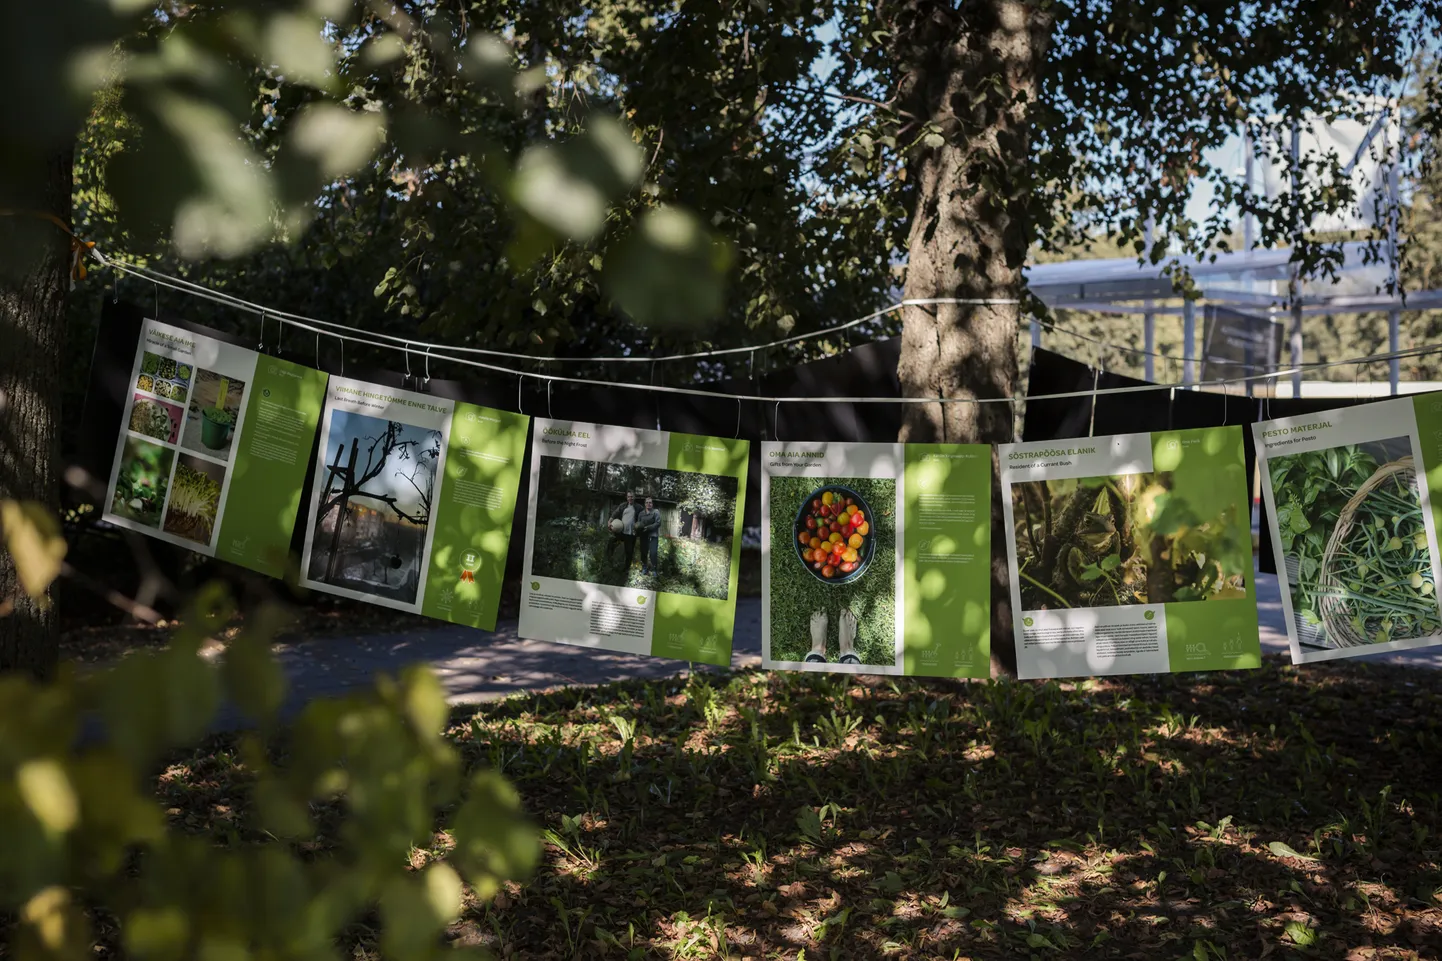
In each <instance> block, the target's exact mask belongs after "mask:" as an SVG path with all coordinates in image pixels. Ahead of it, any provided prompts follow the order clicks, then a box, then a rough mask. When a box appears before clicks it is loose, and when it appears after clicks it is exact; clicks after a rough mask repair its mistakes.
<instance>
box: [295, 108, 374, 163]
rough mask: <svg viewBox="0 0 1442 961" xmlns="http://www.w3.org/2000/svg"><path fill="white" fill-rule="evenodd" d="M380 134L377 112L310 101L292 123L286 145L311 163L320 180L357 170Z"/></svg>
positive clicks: (369, 157) (372, 148)
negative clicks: (313, 164)
mask: <svg viewBox="0 0 1442 961" xmlns="http://www.w3.org/2000/svg"><path fill="white" fill-rule="evenodd" d="M384 136H385V120H384V116H383V115H382V114H381V113H379V112H377V111H360V110H351V109H349V108H348V107H342V106H340V105H339V104H332V103H311V104H306V105H305V106H304V107H302V108H301V111H300V113H299V114H298V115H297V116H296V118H295V120H294V121H293V122H292V125H291V128H290V138H289V140H288V144H289V145H290V146H292V147H294V149H295V150H296V151H297V152H298V153H299V154H300V155H301V156H304V157H307V158H309V159H310V160H312V161H313V162H314V163H315V166H316V171H317V172H318V173H319V175H320V178H321V179H322V180H334V179H337V178H340V177H344V176H346V175H348V174H351V173H354V172H355V171H356V170H359V169H360V168H361V166H362V165H364V164H365V163H366V162H367V161H369V160H370V159H371V157H372V156H374V155H375V152H376V149H377V148H378V147H380V145H381V143H382V141H383V139H384Z"/></svg>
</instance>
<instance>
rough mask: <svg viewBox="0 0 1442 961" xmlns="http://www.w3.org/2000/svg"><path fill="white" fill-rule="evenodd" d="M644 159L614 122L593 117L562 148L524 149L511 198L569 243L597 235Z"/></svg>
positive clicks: (544, 145)
mask: <svg viewBox="0 0 1442 961" xmlns="http://www.w3.org/2000/svg"><path fill="white" fill-rule="evenodd" d="M642 163H643V161H642V157H641V152H640V150H639V148H637V146H636V144H635V142H634V141H632V139H631V135H630V134H629V133H627V132H626V129H625V128H624V127H622V126H621V125H620V123H619V122H617V121H616V120H614V119H612V118H609V117H605V116H596V117H593V118H591V121H590V122H589V123H588V124H587V126H586V130H585V132H584V133H582V134H581V135H579V136H577V137H573V138H571V139H570V140H567V141H565V142H564V143H559V144H555V143H551V144H538V145H533V146H530V147H527V148H526V149H525V151H524V152H522V154H521V159H520V160H519V161H518V162H517V164H516V173H515V178H514V181H513V183H512V188H511V197H512V199H513V200H514V201H515V203H516V205H517V206H518V207H520V208H521V209H522V210H524V211H525V212H526V213H527V214H529V215H530V216H531V217H533V218H534V219H535V220H536V221H537V222H539V223H541V224H544V225H545V226H546V227H548V228H550V229H551V230H553V231H555V232H556V233H557V234H559V235H561V236H562V237H568V238H570V239H572V240H589V239H590V238H591V237H593V236H595V235H596V233H597V232H599V231H600V229H601V225H602V223H604V221H605V218H606V209H607V207H608V206H609V205H610V204H611V202H613V201H616V200H619V199H621V197H622V195H623V194H624V193H625V192H626V191H627V190H629V189H631V188H632V187H634V186H635V185H636V183H637V182H638V181H639V180H640V176H641V168H642Z"/></svg>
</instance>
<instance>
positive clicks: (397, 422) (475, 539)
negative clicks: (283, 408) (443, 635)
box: [301, 377, 530, 630]
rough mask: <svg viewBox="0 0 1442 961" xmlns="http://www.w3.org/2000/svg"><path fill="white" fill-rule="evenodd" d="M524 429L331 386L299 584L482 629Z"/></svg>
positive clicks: (339, 383) (517, 423) (497, 591)
mask: <svg viewBox="0 0 1442 961" xmlns="http://www.w3.org/2000/svg"><path fill="white" fill-rule="evenodd" d="M529 423H530V418H529V417H527V416H526V415H524V414H514V413H510V412H508V411H501V410H494V409H492V408H490V407H482V406H480V405H477V404H470V403H466V402H464V401H459V400H454V399H452V398H449V397H442V396H439V395H437V394H435V393H422V392H418V391H412V390H404V389H401V388H398V387H385V386H382V385H379V384H373V383H369V382H366V381H361V380H352V379H347V378H342V377H335V378H332V379H331V382H330V387H329V389H328V390H327V391H326V408H325V417H324V419H323V423H322V428H321V441H320V445H319V447H318V454H317V461H316V465H315V478H314V482H313V487H312V494H311V500H310V511H309V516H308V517H307V518H306V530H305V542H304V548H303V552H302V556H301V584H302V585H303V586H305V587H310V588H314V589H315V590H319V591H325V592H327V593H330V594H338V595H340V596H342V597H349V598H353V599H355V600H361V601H368V602H370V603H372V604H379V605H381V606H383V607H390V608H394V609H396V610H403V611H410V612H412V613H416V614H424V615H426V616H427V617H434V618H438V619H440V620H443V621H450V622H451V623H453V624H463V625H465V626H467V627H476V628H480V629H482V630H494V629H495V626H496V615H497V612H498V610H499V605H500V596H501V583H502V580H503V578H504V575H505V567H506V552H507V550H508V549H509V546H510V536H511V523H512V520H513V518H514V515H515V507H516V495H517V489H518V486H519V484H520V475H521V458H522V456H523V455H524V453H525V443H526V431H527V428H528V425H529Z"/></svg>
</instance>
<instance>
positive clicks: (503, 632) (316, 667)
mask: <svg viewBox="0 0 1442 961" xmlns="http://www.w3.org/2000/svg"><path fill="white" fill-rule="evenodd" d="M1257 601H1258V609H1259V612H1260V615H1261V625H1262V649H1263V650H1264V651H1266V652H1268V653H1272V654H1281V655H1283V656H1286V655H1287V652H1288V647H1287V632H1286V628H1285V626H1284V625H1283V620H1282V602H1281V596H1280V594H1279V593H1278V589H1277V579H1276V578H1275V577H1273V576H1270V575H1267V574H1262V575H1259V576H1258V578H1257ZM516 627H517V625H516V622H515V621H508V622H503V623H502V624H501V625H500V626H499V629H498V630H496V631H495V632H494V633H486V632H483V631H473V630H468V629H466V628H461V627H452V626H447V625H439V624H438V625H437V626H436V627H435V628H433V629H429V630H415V631H407V632H404V633H397V634H367V635H344V634H342V635H335V636H330V637H322V638H315V639H313V640H308V641H299V642H296V643H294V644H291V645H289V646H288V647H286V648H285V649H283V650H282V651H281V653H280V661H281V665H282V667H283V668H284V669H285V673H286V676H287V677H288V678H289V681H290V691H289V696H288V699H287V704H286V711H287V713H290V712H293V711H296V710H298V709H299V708H300V706H301V705H303V704H305V703H306V702H307V701H309V700H311V699H312V698H315V697H322V696H328V695H335V694H342V693H345V692H346V691H349V690H354V689H356V688H360V687H366V686H368V685H369V684H370V679H371V677H372V675H374V674H375V673H376V672H377V671H382V670H395V669H396V668H398V667H400V666H402V665H404V664H409V663H413V662H415V661H425V662H427V663H429V664H430V665H431V666H432V667H433V668H434V669H435V670H436V672H437V674H438V675H439V676H440V678H441V681H442V683H443V684H444V685H445V687H446V692H447V694H448V695H449V697H450V699H451V701H452V702H453V703H456V704H468V703H478V702H482V701H491V700H496V699H498V698H503V697H508V696H510V695H513V694H519V693H521V692H524V691H540V690H546V689H549V688H556V687H565V686H570V685H591V684H605V683H608V682H611V681H620V680H625V679H627V678H659V677H670V676H672V675H674V674H677V673H679V672H681V671H684V670H686V667H687V665H686V664H685V663H684V662H682V661H671V660H666V659H664V658H657V657H642V656H639V655H632V654H616V653H612V652H610V651H598V650H591V649H588V648H579V647H572V646H569V645H566V644H549V643H546V642H544V641H528V640H523V639H521V638H520V637H519V636H517V633H516ZM1364 659H1365V660H1369V661H1382V662H1392V663H1406V664H1415V665H1417V666H1419V667H1432V668H1437V667H1442V648H1428V649H1423V650H1418V651H1406V652H1402V653H1397V654H1374V655H1369V656H1367V657H1366V658H1364ZM760 663H761V601H760V599H759V598H743V599H742V600H741V601H740V603H738V605H737V610H736V641H735V648H734V653H733V655H732V660H731V666H732V667H733V668H747V667H755V666H757V665H759V664H760ZM226 713H227V716H226V717H223V718H222V719H221V723H220V725H219V726H220V727H222V728H224V727H230V726H234V724H235V723H236V721H237V719H235V718H234V717H233V716H231V715H230V712H226Z"/></svg>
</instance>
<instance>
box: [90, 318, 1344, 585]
mask: <svg viewBox="0 0 1442 961" xmlns="http://www.w3.org/2000/svg"><path fill="white" fill-rule="evenodd" d="M144 316H145V311H143V310H142V309H141V308H139V307H137V306H136V305H134V304H130V303H124V302H122V303H112V302H107V303H106V304H105V306H104V309H103V310H102V313H101V324H100V328H99V331H98V334H97V338H96V344H95V355H94V358H93V361H92V364H91V369H90V383H89V387H88V390H87V394H86V403H85V410H84V413H83V415H82V427H81V437H82V439H83V440H82V444H81V448H80V450H79V451H78V452H77V456H76V457H75V458H74V463H75V464H77V465H78V466H81V467H83V468H84V469H85V470H86V471H87V472H88V473H90V475H91V476H92V477H94V478H97V479H99V481H100V482H101V483H102V484H104V483H105V482H106V481H107V480H108V478H109V476H110V466H111V460H112V459H113V456H114V453H115V439H116V437H117V436H119V432H120V429H121V426H122V425H121V418H122V416H123V413H124V407H125V400H126V397H127V392H128V390H129V386H130V385H129V379H130V369H131V365H132V363H133V361H134V359H135V349H136V346H137V343H138V340H139V336H140V328H141V324H142V322H143V319H144ZM160 319H161V320H162V321H163V322H165V323H167V324H173V325H174V326H177V327H182V328H185V329H187V330H192V331H195V332H196V333H200V334H205V335H207V336H210V337H214V338H216V339H218V340H223V341H227V342H229V343H234V344H238V345H240V346H243V347H253V346H254V344H252V343H250V342H247V341H243V340H241V339H240V338H237V337H234V336H231V335H228V334H223V333H220V332H218V331H215V330H212V329H210V328H206V327H202V326H199V325H197V324H192V323H189V322H187V321H185V320H183V319H180V318H177V317H174V316H171V315H168V314H166V313H164V312H162V313H161V315H160ZM289 339H290V342H291V344H292V345H296V344H299V343H300V342H303V341H304V340H305V338H304V337H302V336H299V335H293V336H291V337H290V338H289ZM321 343H322V345H324V347H323V348H322V349H321V352H320V355H319V356H313V355H311V354H310V353H308V352H307V351H306V350H303V349H299V348H294V349H292V350H291V351H286V352H284V353H283V354H282V356H286V357H287V359H290V360H294V361H296V362H297V363H306V364H310V365H312V366H317V367H319V368H320V369H322V370H325V371H327V372H328V373H330V374H332V375H335V376H347V377H352V378H355V379H357V380H365V381H369V382H371V383H374V384H378V385H381V386H385V387H401V388H407V389H412V390H423V391H429V392H430V393H433V394H435V395H437V396H440V397H447V398H450V399H452V400H463V401H468V402H470V403H475V404H484V405H487V406H490V407H497V408H501V409H506V410H516V409H519V410H520V411H521V412H522V413H526V414H530V415H531V416H533V417H549V418H553V419H556V420H578V421H589V422H594V423H600V424H615V425H618V426H625V427H637V428H646V429H651V430H658V429H659V430H667V431H680V432H685V433H693V434H705V435H710V436H718V437H748V438H751V440H752V445H751V459H750V463H749V466H748V469H747V483H746V503H745V513H744V523H745V525H746V526H748V527H755V526H759V525H760V523H761V481H760V452H761V442H763V441H771V440H809V441H871V442H883V443H884V442H889V441H892V440H894V439H895V438H896V437H897V434H898V432H899V431H900V429H901V422H902V413H903V411H902V405H900V404H896V403H885V402H878V403H864V402H863V403H852V404H822V403H808V402H807V401H806V400H805V398H807V397H876V398H895V397H899V396H901V384H900V381H899V380H898V379H897V374H896V368H897V361H898V360H899V358H900V352H901V339H900V338H899V337H897V338H891V339H890V340H884V341H877V342H873V343H869V344H863V345H861V346H859V347H854V348H851V349H850V350H847V351H846V352H844V353H841V354H838V355H836V356H833V357H827V358H824V359H822V360H817V361H812V362H811V363H806V364H800V365H798V366H796V367H791V368H786V369H782V370H774V371H763V372H760V373H758V374H757V375H756V376H755V377H748V378H733V379H730V380H723V381H717V382H714V383H710V384H702V385H695V386H696V387H697V389H700V390H705V391H715V392H717V393H734V394H757V395H762V396H771V397H795V398H797V399H796V400H786V401H782V402H781V403H780V404H777V403H776V402H774V401H737V400H733V399H729V398H722V397H717V398H714V399H713V398H709V397H705V396H699V395H687V394H668V393H659V392H654V391H648V390H644V389H639V390H638V389H630V388H628V384H633V385H636V386H638V387H639V386H642V385H649V384H651V383H653V381H652V379H651V378H652V377H653V376H655V377H656V380H655V381H654V383H657V384H661V385H664V384H665V383H666V377H665V374H666V371H665V367H666V365H665V364H664V363H662V364H657V365H655V370H654V372H653V370H652V365H649V364H635V365H633V366H634V369H628V368H623V369H622V373H623V374H627V375H629V376H630V377H631V378H632V379H630V380H629V381H627V380H622V381H618V382H617V383H615V384H614V385H607V386H593V385H586V384H562V383H550V384H549V385H548V384H547V383H546V382H545V381H542V380H537V379H535V378H524V379H521V378H512V377H509V376H506V375H501V374H488V373H480V372H475V373H473V372H472V369H469V368H466V367H464V366H463V365H454V364H452V365H449V366H447V365H446V362H445V361H442V360H440V359H438V358H433V359H432V361H431V366H432V369H433V370H441V369H443V368H444V369H446V370H447V371H448V372H456V373H462V374H463V375H464V376H465V379H464V380H448V379H442V378H439V377H436V378H433V379H432V380H430V381H429V382H428V383H426V382H425V381H424V379H423V378H422V377H420V376H419V374H420V373H421V372H422V371H423V370H424V369H425V361H424V359H423V358H422V357H421V356H420V355H414V354H413V355H412V356H411V369H412V371H414V372H415V373H416V374H417V375H418V376H416V377H409V376H408V375H406V374H401V373H397V372H395V371H393V370H373V369H370V370H360V369H351V370H344V371H343V370H342V362H341V356H340V352H339V350H337V349H334V348H333V347H331V346H330V345H331V344H332V340H331V339H329V338H321ZM398 366H399V365H398ZM517 380H520V383H519V384H518V383H517ZM688 386H691V385H688ZM1146 386H1148V384H1147V382H1146V381H1142V380H1137V379H1135V378H1131V377H1124V376H1122V375H1120V374H1114V373H1108V372H1106V371H1102V372H1100V373H1096V372H1095V371H1094V370H1093V368H1091V367H1089V366H1087V365H1086V364H1082V363H1079V362H1077V361H1074V360H1071V359H1069V358H1066V357H1063V356H1062V355H1060V354H1056V353H1053V352H1051V351H1049V350H1044V349H1040V348H1038V349H1037V350H1035V351H1034V352H1033V354H1032V362H1031V373H1030V380H1029V383H1028V393H1029V394H1031V395H1037V394H1053V393H1065V392H1069V391H1090V390H1092V389H1093V388H1094V387H1095V388H1097V389H1107V388H1115V387H1146ZM1152 387H1153V389H1151V390H1143V391H1138V392H1133V393H1126V394H1112V395H1101V396H1098V397H1097V398H1096V399H1095V403H1093V399H1092V398H1090V397H1080V398H1066V399H1060V400H1029V401H1028V402H1027V409H1026V421H1025V425H1024V428H1023V432H1022V439H1024V440H1029V441H1031V440H1059V439H1063V438H1070V437H1084V436H1086V435H1087V433H1088V426H1089V423H1090V422H1091V418H1092V409H1093V406H1095V414H1096V419H1095V424H1094V425H1092V430H1091V432H1092V433H1094V434H1124V433H1133V432H1138V431H1159V430H1168V429H1178V428H1191V427H1214V426H1217V425H1220V424H1224V423H1225V424H1241V425H1250V424H1251V423H1252V422H1253V421H1255V420H1257V419H1258V415H1259V413H1265V415H1266V417H1267V418H1268V419H1271V418H1275V417H1290V416H1296V415H1300V414H1309V413H1315V412H1318V411H1323V410H1330V409H1334V408H1337V407H1345V406H1349V404H1348V402H1347V401H1338V400H1282V399H1271V400H1267V401H1262V400H1259V399H1256V398H1250V397H1243V396H1239V395H1229V394H1219V393H1212V392H1207V391H1192V390H1177V391H1175V392H1173V391H1172V389H1171V388H1169V387H1164V386H1161V385H1152ZM1264 405H1265V409H1263V408H1264ZM1244 436H1245V437H1246V452H1247V454H1246V456H1247V470H1248V476H1251V473H1252V467H1253V465H1254V463H1255V460H1256V453H1255V451H1254V450H1253V447H1252V435H1251V431H1250V430H1247V431H1244ZM526 450H527V454H526V460H525V462H523V464H522V465H521V470H522V473H521V478H522V479H521V493H522V497H523V498H524V497H525V493H526V491H527V490H528V489H529V482H528V478H529V476H530V473H529V472H530V463H529V461H530V453H529V452H530V447H529V445H527V448H526ZM315 461H316V458H315V455H314V451H313V452H312V456H311V460H310V471H311V473H309V474H308V475H307V478H306V489H305V490H306V493H305V497H304V499H303V501H302V504H301V514H300V519H299V520H298V521H297V524H296V534H295V541H294V547H295V548H296V549H297V550H298V549H299V548H300V545H301V539H302V538H303V536H304V531H305V527H306V523H305V521H306V518H308V517H309V512H310V510H311V505H310V489H311V484H312V483H313V482H314V473H313V472H314V469H315ZM525 513H526V512H525V508H524V500H522V502H521V504H520V505H519V506H518V509H517V511H516V519H515V524H514V527H513V528H512V532H511V550H510V557H509V560H508V563H507V568H508V573H509V574H511V575H516V574H518V573H519V571H520V564H521V559H522V555H523V554H524V537H525V530H526V528H525V523H526V520H525ZM1261 530H1262V532H1263V536H1262V537H1261V545H1260V552H1259V563H1260V565H1261V569H1262V570H1264V571H1267V572H1274V571H1275V564H1274V562H1273V559H1272V545H1271V537H1270V534H1269V533H1268V531H1269V527H1268V522H1267V518H1266V516H1265V513H1264V515H1263V517H1262V527H1261Z"/></svg>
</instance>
